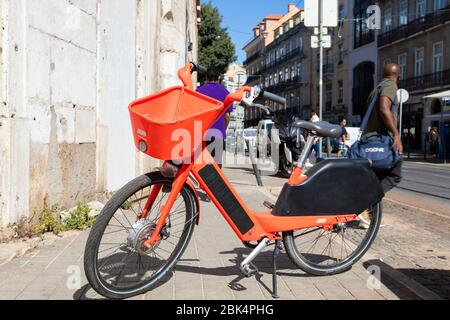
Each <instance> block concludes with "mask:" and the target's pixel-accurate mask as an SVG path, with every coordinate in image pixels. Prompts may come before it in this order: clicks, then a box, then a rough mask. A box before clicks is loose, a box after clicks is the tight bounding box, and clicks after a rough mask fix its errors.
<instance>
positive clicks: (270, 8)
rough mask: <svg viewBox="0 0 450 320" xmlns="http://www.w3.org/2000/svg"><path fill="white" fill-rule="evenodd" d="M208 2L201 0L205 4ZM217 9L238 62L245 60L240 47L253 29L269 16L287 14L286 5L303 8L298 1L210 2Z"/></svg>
mask: <svg viewBox="0 0 450 320" xmlns="http://www.w3.org/2000/svg"><path fill="white" fill-rule="evenodd" d="M207 2H209V1H208V0H202V3H207ZM211 2H212V4H213V5H214V6H216V7H217V8H219V11H220V13H221V15H222V18H223V26H224V27H226V28H228V33H229V34H230V36H231V38H232V40H233V42H234V44H235V45H236V54H237V56H238V62H239V63H242V61H244V60H245V52H243V51H242V47H243V46H244V45H245V44H246V43H247V42H248V41H250V40H251V38H252V37H253V33H252V29H253V27H254V26H255V25H256V24H257V23H258V22H259V21H261V20H262V19H263V18H264V17H265V16H267V15H269V14H284V13H287V9H288V4H290V3H292V4H297V6H299V7H303V1H299V0H211Z"/></svg>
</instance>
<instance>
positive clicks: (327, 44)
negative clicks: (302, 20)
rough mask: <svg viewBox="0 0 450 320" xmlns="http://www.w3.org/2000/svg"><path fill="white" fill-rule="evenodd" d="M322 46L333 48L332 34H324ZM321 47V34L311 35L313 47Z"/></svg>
mask: <svg viewBox="0 0 450 320" xmlns="http://www.w3.org/2000/svg"><path fill="white" fill-rule="evenodd" d="M322 46H323V47H324V48H331V36H330V35H326V36H322ZM319 47H320V38H319V36H311V48H313V49H316V48H319Z"/></svg>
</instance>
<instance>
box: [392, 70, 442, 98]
mask: <svg viewBox="0 0 450 320" xmlns="http://www.w3.org/2000/svg"><path fill="white" fill-rule="evenodd" d="M443 86H450V69H447V70H444V71H440V72H435V73H429V74H426V75H423V76H419V77H412V78H409V79H406V80H403V81H401V82H400V87H401V88H404V89H406V90H408V91H411V92H413V91H420V90H426V89H430V88H436V87H443Z"/></svg>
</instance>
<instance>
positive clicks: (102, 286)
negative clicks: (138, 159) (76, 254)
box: [84, 172, 196, 300]
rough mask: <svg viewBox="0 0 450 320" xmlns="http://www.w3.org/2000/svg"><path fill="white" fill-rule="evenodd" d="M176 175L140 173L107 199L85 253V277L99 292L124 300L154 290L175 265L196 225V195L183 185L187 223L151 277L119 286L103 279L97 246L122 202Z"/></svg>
mask: <svg viewBox="0 0 450 320" xmlns="http://www.w3.org/2000/svg"><path fill="white" fill-rule="evenodd" d="M172 182H173V179H167V178H164V177H163V176H162V175H161V173H160V172H153V173H149V174H146V175H143V176H140V177H138V178H136V179H134V180H133V181H131V182H129V183H128V184H127V185H125V186H124V187H123V188H122V189H120V190H119V191H118V192H117V193H115V194H114V196H113V197H112V198H111V199H110V200H109V201H108V203H107V204H106V206H105V208H104V209H103V210H102V212H101V213H100V215H99V216H98V218H97V220H96V221H95V223H94V225H93V227H92V230H91V232H90V234H89V238H88V240H87V243H86V248H85V254H84V269H85V273H86V277H87V279H88V282H89V284H90V285H91V286H92V288H93V289H94V290H95V291H96V292H97V293H99V294H100V295H102V296H104V297H106V298H109V299H114V300H122V299H127V298H131V297H134V296H137V295H140V294H143V293H146V292H148V291H151V290H152V289H154V288H155V287H156V286H158V285H159V284H160V282H161V280H162V279H164V278H165V277H166V276H167V275H168V274H169V273H170V272H171V271H172V270H173V268H174V267H175V265H176V263H177V262H178V261H179V259H180V258H181V256H182V255H183V253H184V251H185V250H186V247H187V245H188V243H189V241H190V239H191V237H192V234H193V231H194V226H195V218H196V216H195V209H194V208H195V199H194V198H193V197H194V196H193V195H192V193H191V191H190V190H189V189H188V187H186V186H185V187H183V189H182V190H181V193H180V195H181V196H182V197H183V201H184V202H185V204H186V221H188V222H187V223H186V225H185V226H184V230H183V233H182V236H181V237H180V240H179V242H178V245H177V246H176V248H175V250H174V251H173V253H172V255H171V256H170V257H169V259H168V261H167V262H166V263H165V264H164V265H163V266H161V267H160V268H159V270H157V271H156V272H155V273H154V274H153V275H152V276H151V278H149V279H148V280H146V281H144V282H143V283H142V284H140V285H137V286H136V287H135V288H130V289H120V288H114V287H113V286H111V285H108V284H107V283H106V281H105V280H104V279H102V278H101V276H100V274H99V270H98V269H97V258H98V250H99V246H100V243H101V240H102V238H103V234H104V232H105V229H106V228H107V226H108V223H109V221H110V220H111V219H112V218H113V216H114V214H115V213H116V212H117V211H118V210H119V209H120V208H121V207H122V206H123V204H124V203H125V202H126V201H127V200H128V199H129V198H130V197H132V196H133V195H134V194H136V192H139V191H140V190H144V189H145V188H148V187H150V186H152V185H156V184H165V185H171V184H172Z"/></svg>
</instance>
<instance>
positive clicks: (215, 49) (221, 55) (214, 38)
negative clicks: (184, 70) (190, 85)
mask: <svg viewBox="0 0 450 320" xmlns="http://www.w3.org/2000/svg"><path fill="white" fill-rule="evenodd" d="M201 18H202V22H201V25H200V30H199V37H200V53H199V55H200V61H199V63H200V64H201V65H202V66H204V67H206V68H208V69H210V68H215V69H217V70H218V71H219V72H220V73H222V74H223V73H225V72H226V70H227V68H228V66H229V65H230V63H232V62H234V61H236V59H237V57H236V51H235V46H234V44H233V42H232V41H231V38H230V36H229V35H228V31H227V29H226V28H222V27H221V23H222V17H221V16H220V13H219V10H218V9H217V8H216V7H214V6H213V5H212V4H211V2H208V3H207V4H203V5H202V10H201ZM201 80H202V79H201Z"/></svg>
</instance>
